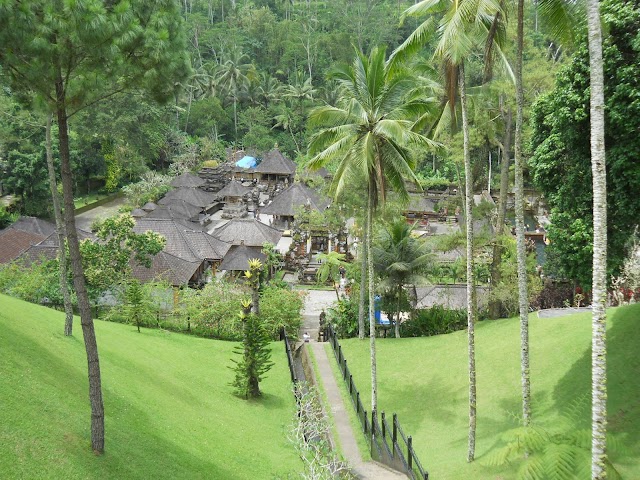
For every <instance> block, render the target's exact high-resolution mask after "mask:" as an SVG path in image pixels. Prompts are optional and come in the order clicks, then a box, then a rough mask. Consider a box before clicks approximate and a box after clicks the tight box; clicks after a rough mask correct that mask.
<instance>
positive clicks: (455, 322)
mask: <svg viewBox="0 0 640 480" xmlns="http://www.w3.org/2000/svg"><path fill="white" fill-rule="evenodd" d="M465 328H467V311H466V310H464V309H458V310H450V309H447V308H444V307H442V306H441V305H435V306H433V307H431V308H427V309H424V310H417V311H416V312H415V313H414V314H413V316H412V318H410V319H409V320H407V321H406V322H404V323H402V324H400V335H401V336H402V337H430V336H433V335H442V334H444V333H451V332H455V331H457V330H464V329H465Z"/></svg>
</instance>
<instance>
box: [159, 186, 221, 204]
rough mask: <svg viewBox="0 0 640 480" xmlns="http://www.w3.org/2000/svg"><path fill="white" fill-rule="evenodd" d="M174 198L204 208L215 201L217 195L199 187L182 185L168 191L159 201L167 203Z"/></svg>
mask: <svg viewBox="0 0 640 480" xmlns="http://www.w3.org/2000/svg"><path fill="white" fill-rule="evenodd" d="M172 200H184V201H185V202H187V203H190V204H191V205H195V206H196V207H201V208H204V207H207V206H209V205H211V204H212V203H213V202H215V200H216V197H215V196H214V195H212V194H210V193H207V192H205V191H203V190H200V189H199V188H189V187H180V188H176V189H175V190H171V191H170V192H168V193H167V194H166V195H165V196H164V198H162V199H161V200H160V201H159V202H158V203H159V204H160V205H167V204H169V203H171V201H172Z"/></svg>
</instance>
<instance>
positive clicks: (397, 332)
mask: <svg viewBox="0 0 640 480" xmlns="http://www.w3.org/2000/svg"><path fill="white" fill-rule="evenodd" d="M400 295H402V285H400V287H399V288H398V308H397V310H396V328H395V330H396V338H400Z"/></svg>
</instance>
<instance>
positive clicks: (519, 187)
mask: <svg viewBox="0 0 640 480" xmlns="http://www.w3.org/2000/svg"><path fill="white" fill-rule="evenodd" d="M517 32H518V33H517V40H516V68H515V70H516V133H515V138H514V167H515V183H514V190H515V193H516V198H515V201H516V204H515V214H516V258H517V263H518V303H519V310H520V381H521V385H522V421H523V423H524V425H525V426H527V425H529V424H530V423H531V378H530V373H529V372H530V369H529V294H528V288H527V256H526V255H527V253H526V249H525V238H524V173H523V171H524V169H523V163H524V162H523V158H522V123H523V119H524V114H523V112H524V91H523V88H522V53H523V52H522V51H523V43H524V0H518V27H517Z"/></svg>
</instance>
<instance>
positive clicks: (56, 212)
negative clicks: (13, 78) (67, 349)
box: [45, 115, 73, 337]
mask: <svg viewBox="0 0 640 480" xmlns="http://www.w3.org/2000/svg"><path fill="white" fill-rule="evenodd" d="M45 136H46V150H47V170H48V171H49V187H50V189H51V200H52V202H53V216H54V218H55V220H56V233H57V235H58V271H59V282H60V291H61V292H62V299H63V303H64V313H65V318H64V335H65V337H70V336H71V335H72V334H73V305H71V295H70V294H69V286H68V285H67V243H66V242H65V240H64V236H65V231H64V223H63V222H62V209H61V208H60V199H59V197H58V186H57V184H56V172H55V169H54V167H53V152H52V150H53V149H52V147H51V115H48V116H47V127H46V131H45Z"/></svg>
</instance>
